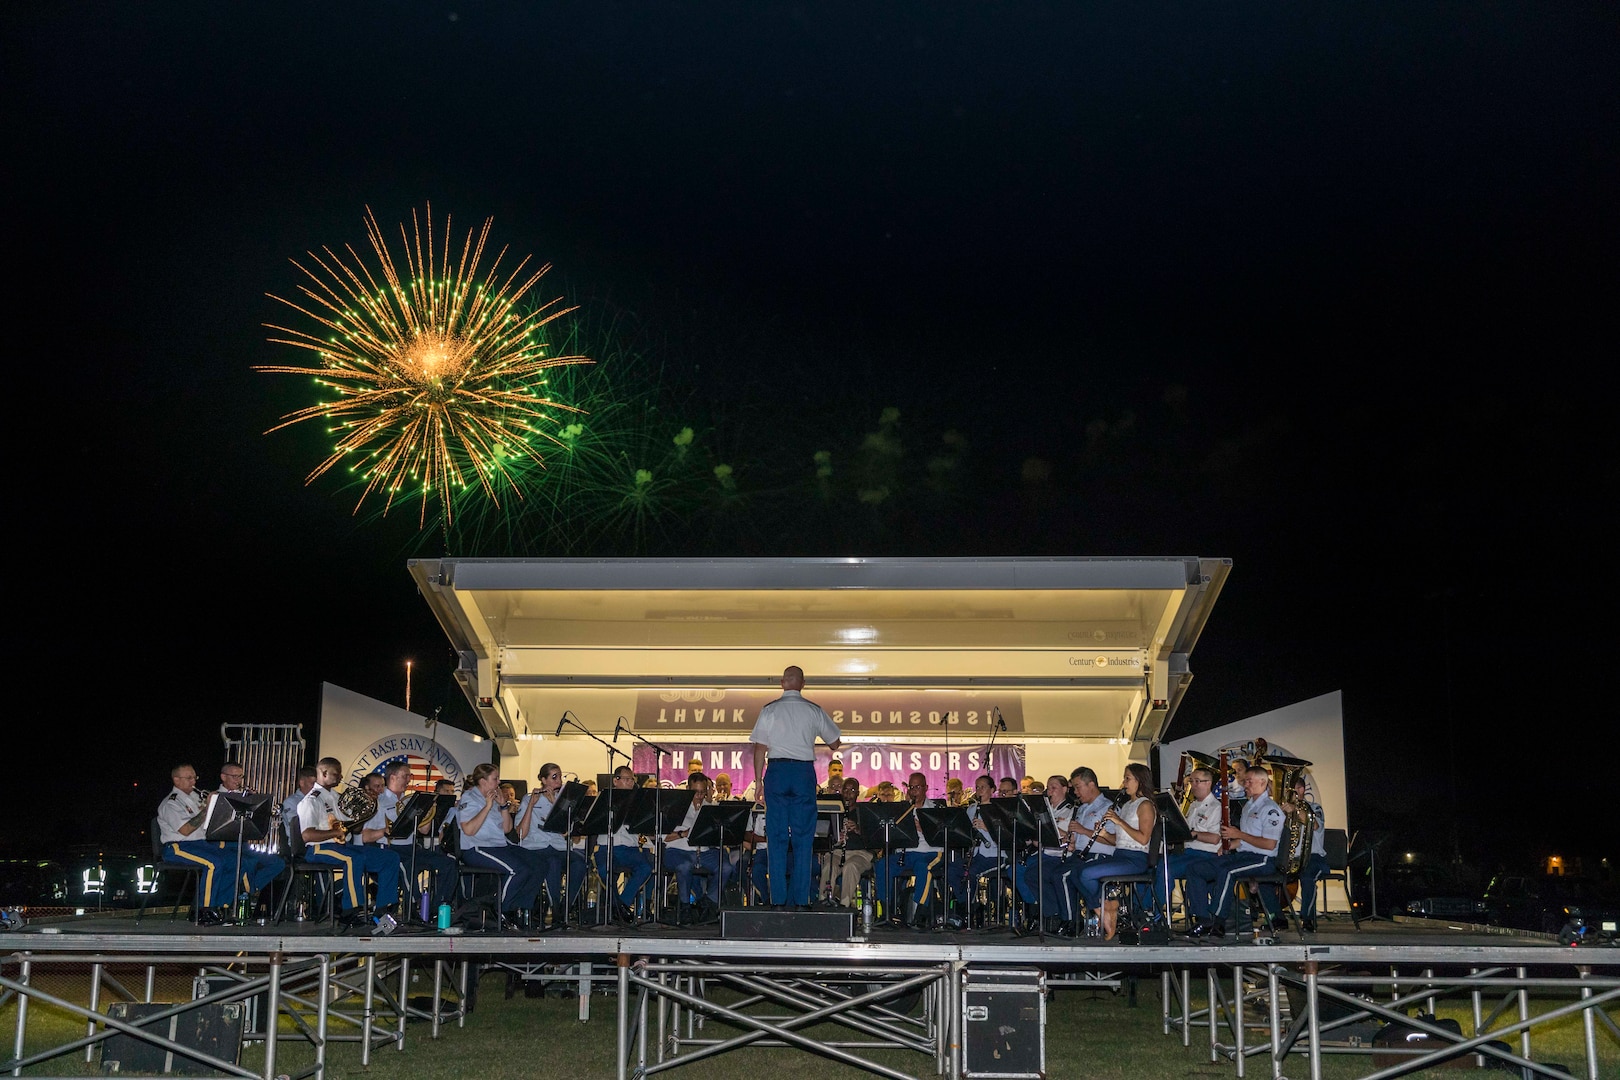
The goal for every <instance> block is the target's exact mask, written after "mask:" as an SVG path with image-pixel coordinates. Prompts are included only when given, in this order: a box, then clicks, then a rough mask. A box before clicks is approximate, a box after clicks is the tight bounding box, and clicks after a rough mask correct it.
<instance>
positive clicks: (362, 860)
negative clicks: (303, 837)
mask: <svg viewBox="0 0 1620 1080" xmlns="http://www.w3.org/2000/svg"><path fill="white" fill-rule="evenodd" d="M304 861H305V862H311V863H315V864H317V865H319V866H335V867H337V868H338V869H339V870H342V871H343V887H342V888H341V889H339V890H338V897H339V898H340V899H341V900H342V901H343V910H344V911H345V912H348V911H352V910H354V909H355V908H357V907H364V906H365V903H366V875H367V874H376V875H377V906H378V907H388V906H389V905H391V904H397V903H399V856H398V855H396V854H395V853H394V852H392V851H389V850H388V849H387V848H383V847H378V846H377V845H376V844H345V843H343V842H342V841H339V840H322V841H321V842H320V843H318V844H310V845H309V846H307V847H306V848H304Z"/></svg>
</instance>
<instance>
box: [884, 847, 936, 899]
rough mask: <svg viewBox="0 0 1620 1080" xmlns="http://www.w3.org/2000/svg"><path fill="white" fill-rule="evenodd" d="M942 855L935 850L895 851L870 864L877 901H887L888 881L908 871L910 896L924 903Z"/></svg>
mask: <svg viewBox="0 0 1620 1080" xmlns="http://www.w3.org/2000/svg"><path fill="white" fill-rule="evenodd" d="M941 858H942V856H941V855H940V853H939V852H937V851H896V852H892V853H891V854H890V855H888V856H886V857H884V858H881V859H879V860H878V861H877V862H876V863H874V864H873V866H872V880H873V884H874V885H875V887H876V891H877V898H878V903H880V904H887V903H888V902H889V881H890V879H892V878H896V877H899V876H900V875H902V874H905V873H907V872H909V873H910V874H911V897H912V899H913V900H915V901H917V903H918V904H926V903H927V902H928V896H929V893H930V891H931V890H932V888H933V884H934V870H935V869H937V868H938V867H939V865H940V862H941Z"/></svg>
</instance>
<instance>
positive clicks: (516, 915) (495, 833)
mask: <svg viewBox="0 0 1620 1080" xmlns="http://www.w3.org/2000/svg"><path fill="white" fill-rule="evenodd" d="M515 809H517V808H516V807H515V806H514V805H512V803H511V801H510V800H509V799H507V798H506V797H505V796H504V794H503V792H502V791H501V771H500V770H499V769H497V768H496V767H495V766H493V765H491V764H489V763H488V762H485V763H483V764H480V765H475V766H473V769H472V771H471V772H469V773H468V774H467V781H466V786H465V787H464V788H462V791H461V800H460V801H459V802H457V803H456V827H457V828H458V829H460V830H461V835H460V836H459V837H458V839H459V840H460V841H461V861H462V863H463V864H464V865H466V866H474V867H478V868H480V869H484V870H499V871H500V872H501V888H500V896H499V899H498V901H497V906H498V907H499V909H500V915H501V929H503V930H527V929H529V928H530V926H529V921H530V920H529V910H530V909H531V908H533V907H534V899H535V897H536V896H538V895H539V894H540V883H541V873H540V860H539V858H537V857H536V856H535V854H534V852H532V851H526V850H524V849H523V848H521V847H519V846H518V845H517V844H514V843H512V841H510V840H508V839H507V837H506V834H507V833H509V832H511V831H512V812H513V811H514V810H515Z"/></svg>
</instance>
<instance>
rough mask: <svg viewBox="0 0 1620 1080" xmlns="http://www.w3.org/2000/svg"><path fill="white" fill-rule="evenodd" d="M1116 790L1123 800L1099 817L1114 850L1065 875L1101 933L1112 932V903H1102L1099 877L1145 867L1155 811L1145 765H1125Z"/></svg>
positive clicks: (1123, 874)
mask: <svg viewBox="0 0 1620 1080" xmlns="http://www.w3.org/2000/svg"><path fill="white" fill-rule="evenodd" d="M1120 790H1121V791H1123V792H1124V793H1125V798H1126V802H1125V804H1124V805H1123V806H1120V807H1118V808H1115V807H1113V806H1109V807H1108V809H1107V810H1106V811H1105V812H1104V813H1103V818H1104V820H1106V821H1107V822H1109V823H1110V824H1112V825H1113V826H1115V831H1114V853H1113V854H1112V855H1108V856H1104V857H1102V858H1097V859H1091V860H1089V861H1087V862H1086V863H1085V864H1084V865H1083V866H1081V867H1080V868H1079V871H1078V872H1077V873H1074V874H1071V875H1070V876H1069V881H1070V882H1071V883H1072V884H1073V885H1074V886H1075V889H1076V891H1078V892H1079V893H1080V903H1081V905H1082V906H1083V907H1084V909H1085V910H1086V911H1094V912H1097V913H1098V915H1099V921H1100V923H1101V927H1102V934H1103V936H1104V937H1106V938H1110V939H1111V938H1113V936H1114V916H1115V913H1116V911H1117V906H1116V907H1109V906H1108V905H1105V904H1104V903H1103V896H1102V881H1103V879H1104V878H1110V877H1127V876H1130V875H1133V874H1143V873H1146V872H1147V868H1148V851H1147V849H1148V839H1149V838H1150V837H1151V836H1152V835H1153V823H1154V820H1155V818H1156V817H1157V814H1158V811H1157V809H1156V808H1155V807H1154V805H1153V774H1152V773H1150V772H1149V771H1148V768H1147V766H1146V765H1136V764H1131V765H1127V766H1125V776H1124V778H1123V779H1122V780H1121V781H1120Z"/></svg>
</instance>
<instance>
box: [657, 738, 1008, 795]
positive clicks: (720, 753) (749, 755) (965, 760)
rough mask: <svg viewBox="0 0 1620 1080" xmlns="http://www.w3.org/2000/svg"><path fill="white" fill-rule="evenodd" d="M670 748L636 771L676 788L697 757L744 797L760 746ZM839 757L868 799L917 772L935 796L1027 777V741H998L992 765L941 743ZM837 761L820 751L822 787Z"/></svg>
mask: <svg viewBox="0 0 1620 1080" xmlns="http://www.w3.org/2000/svg"><path fill="white" fill-rule="evenodd" d="M664 745H665V746H666V747H667V748H668V751H669V752H668V753H665V754H663V755H658V754H657V752H656V751H654V750H653V748H652V747H650V746H646V745H640V746H637V747H636V750H635V756H634V758H633V759H632V763H631V767H632V768H634V769H635V770H636V772H638V773H653V772H659V770H660V766H661V767H662V773H661V775H660V780H661V782H662V783H663V785H664V786H665V787H674V786H676V785H679V784H684V783H685V782H686V770H687V763H688V762H690V761H691V760H692V759H693V757H694V756H695V757H696V758H697V760H698V761H699V762H701V764H702V768H703V771H704V772H705V773H706V774H708V776H709V777H710V778H711V779H712V778H713V777H715V776H718V775H719V774H720V773H725V774H726V775H727V776H729V777H731V791H732V794H733V795H741V794H742V793H743V790H744V789H745V788H747V787H748V785H749V784H750V783H752V782H753V780H754V748H753V746H752V745H751V744H749V743H734V742H732V743H705V742H671V743H665V744H664ZM837 756H838V758H839V759H840V760H841V761H842V762H843V763H844V775H845V776H853V777H854V778H855V779H857V780H859V781H860V782H861V797H862V798H865V797H866V792H867V789H868V788H871V787H873V786H875V785H877V784H879V783H881V782H882V781H884V780H888V781H890V782H891V783H894V784H897V785H900V786H902V787H903V786H905V783H906V781H907V780H908V779H910V777H911V774H912V773H914V772H920V773H922V774H923V775H924V776H926V777H928V794H929V795H930V796H931V797H938V796H941V795H944V794H945V779H946V777H947V776H954V777H956V778H958V779H959V780H961V781H962V786H963V787H965V788H967V789H968V790H969V791H972V790H973V781H974V780H975V779H977V778H978V777H979V776H980V774H982V773H989V774H990V775H991V776H993V777H995V778H996V779H998V780H999V779H1000V778H1001V777H1003V776H1011V777H1015V778H1019V779H1022V778H1023V775H1024V744H1023V743H1000V742H998V743H997V744H996V745H995V748H994V749H993V750H992V751H991V756H990V758H989V759H988V761H987V759H986V757H985V748H984V747H983V746H981V745H975V746H968V747H960V746H953V747H951V748H950V751H949V758H947V756H946V750H945V748H944V747H943V746H941V745H940V744H938V743H883V744H877V743H873V744H870V745H856V746H851V745H846V746H845V747H844V748H843V749H841V750H840V751H839V752H838V755H837ZM660 757H661V760H660ZM832 757H833V755H832V753H831V752H830V751H829V750H828V749H827V748H826V747H824V746H818V747H816V780H817V781H818V782H819V783H823V784H825V783H826V782H827V763H828V762H829V761H830V760H831V759H832Z"/></svg>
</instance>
